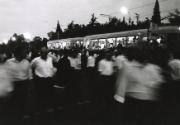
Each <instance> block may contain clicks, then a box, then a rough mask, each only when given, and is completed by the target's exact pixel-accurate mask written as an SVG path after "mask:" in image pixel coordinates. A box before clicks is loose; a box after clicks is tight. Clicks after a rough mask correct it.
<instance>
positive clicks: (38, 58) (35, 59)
mask: <svg viewBox="0 0 180 125" xmlns="http://www.w3.org/2000/svg"><path fill="white" fill-rule="evenodd" d="M39 60H40V57H36V58H34V59H33V60H32V61H31V63H35V62H36V61H39Z"/></svg>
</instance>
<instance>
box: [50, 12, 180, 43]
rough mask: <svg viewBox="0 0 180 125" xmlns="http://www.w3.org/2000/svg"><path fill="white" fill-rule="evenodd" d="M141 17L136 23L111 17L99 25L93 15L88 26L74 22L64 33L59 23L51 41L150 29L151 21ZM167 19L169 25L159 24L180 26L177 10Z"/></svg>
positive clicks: (51, 34) (51, 33) (137, 18)
mask: <svg viewBox="0 0 180 125" xmlns="http://www.w3.org/2000/svg"><path fill="white" fill-rule="evenodd" d="M139 18H140V15H138V16H136V21H133V20H132V19H131V18H129V19H126V18H125V17H124V18H123V19H119V18H117V17H109V21H107V22H106V23H99V22H98V21H97V19H98V18H97V17H95V15H94V14H92V16H91V19H90V21H89V23H88V24H87V25H84V24H76V23H75V22H74V21H71V22H70V23H69V24H68V26H67V28H66V29H64V31H62V29H61V27H60V25H59V22H58V25H57V30H56V31H50V32H49V33H48V37H49V40H56V39H64V38H72V37H83V36H86V35H93V34H102V33H111V32H120V31H126V30H136V29H148V28H149V27H150V23H151V20H153V19H154V17H152V19H149V18H147V17H146V18H145V19H144V20H140V19H139ZM165 19H167V20H168V22H169V23H159V24H160V25H180V11H179V10H178V9H176V10H175V11H174V12H171V13H169V15H168V16H167V17H162V18H161V22H162V20H165Z"/></svg>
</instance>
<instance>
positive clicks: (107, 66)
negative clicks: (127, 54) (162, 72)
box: [98, 53, 114, 111]
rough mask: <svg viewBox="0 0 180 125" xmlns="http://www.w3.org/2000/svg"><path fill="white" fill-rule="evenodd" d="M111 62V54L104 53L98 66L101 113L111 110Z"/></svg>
mask: <svg viewBox="0 0 180 125" xmlns="http://www.w3.org/2000/svg"><path fill="white" fill-rule="evenodd" d="M113 66H114V65H113V61H112V58H111V54H109V53H106V54H105V58H104V59H102V60H101V61H100V62H99V64H98V71H99V98H100V99H99V101H100V106H101V108H103V109H102V110H103V111H108V110H110V108H112V101H113V91H114V90H113V89H114V80H113V74H114V70H113Z"/></svg>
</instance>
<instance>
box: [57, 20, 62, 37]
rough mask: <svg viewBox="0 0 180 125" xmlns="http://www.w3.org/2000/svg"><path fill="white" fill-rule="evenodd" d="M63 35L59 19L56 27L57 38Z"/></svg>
mask: <svg viewBox="0 0 180 125" xmlns="http://www.w3.org/2000/svg"><path fill="white" fill-rule="evenodd" d="M62 35H63V32H62V29H61V27H60V24H59V21H58V23H57V27H56V37H57V38H56V39H60V38H62Z"/></svg>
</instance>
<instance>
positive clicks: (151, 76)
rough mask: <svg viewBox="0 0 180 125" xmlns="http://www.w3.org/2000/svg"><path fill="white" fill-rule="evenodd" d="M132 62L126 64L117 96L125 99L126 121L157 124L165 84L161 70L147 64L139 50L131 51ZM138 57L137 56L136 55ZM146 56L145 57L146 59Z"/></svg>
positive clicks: (122, 99)
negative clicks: (158, 104) (161, 87)
mask: <svg viewBox="0 0 180 125" xmlns="http://www.w3.org/2000/svg"><path fill="white" fill-rule="evenodd" d="M131 54H133V55H131V59H133V61H132V62H129V63H125V65H124V68H123V72H122V74H121V78H120V79H119V80H120V81H119V82H118V84H119V85H118V86H117V87H118V88H117V90H118V91H117V92H118V93H117V94H118V95H119V97H121V98H119V100H120V101H122V102H124V99H125V114H124V115H125V120H126V122H128V123H132V124H138V125H139V124H142V125H143V124H152V123H154V122H156V120H157V119H156V117H153V116H155V115H156V114H157V112H156V111H157V103H156V102H157V101H158V99H159V91H160V90H159V89H160V86H161V84H162V82H163V78H162V76H161V69H160V67H158V66H157V65H155V64H151V63H148V62H147V60H146V59H147V57H148V56H145V55H143V54H142V52H141V51H140V50H138V49H133V50H131ZM134 54H135V55H136V56H135V55H134ZM144 56H145V57H144Z"/></svg>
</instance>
